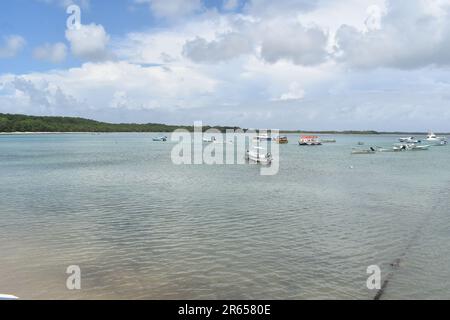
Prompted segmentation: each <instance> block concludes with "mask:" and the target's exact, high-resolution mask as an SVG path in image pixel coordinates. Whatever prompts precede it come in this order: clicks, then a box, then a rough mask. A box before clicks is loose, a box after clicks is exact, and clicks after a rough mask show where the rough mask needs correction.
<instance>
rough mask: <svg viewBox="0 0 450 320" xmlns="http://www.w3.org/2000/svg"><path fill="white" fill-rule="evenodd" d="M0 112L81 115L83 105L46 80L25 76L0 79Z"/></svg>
mask: <svg viewBox="0 0 450 320" xmlns="http://www.w3.org/2000/svg"><path fill="white" fill-rule="evenodd" d="M0 102H1V104H2V107H1V109H0V112H10V113H25V114H43V115H52V114H55V115H58V114H74V115H75V114H81V113H82V112H83V109H84V107H83V105H82V104H81V103H80V102H79V101H77V100H76V99H75V98H74V97H72V96H70V95H68V94H66V93H64V92H63V91H62V90H61V88H60V87H59V86H58V85H57V84H54V83H49V82H48V81H46V80H44V79H40V80H37V79H35V80H33V81H32V80H29V79H27V77H24V76H8V77H3V78H0Z"/></svg>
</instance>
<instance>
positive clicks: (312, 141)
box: [298, 136, 322, 146]
mask: <svg viewBox="0 0 450 320" xmlns="http://www.w3.org/2000/svg"><path fill="white" fill-rule="evenodd" d="M298 144H299V145H300V146H321V145H322V142H320V139H319V137H318V136H301V137H300V140H299V142H298Z"/></svg>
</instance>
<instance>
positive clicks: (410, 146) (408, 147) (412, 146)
mask: <svg viewBox="0 0 450 320" xmlns="http://www.w3.org/2000/svg"><path fill="white" fill-rule="evenodd" d="M429 147H430V145H419V144H416V143H397V144H394V146H393V147H392V149H393V150H394V151H424V150H428V149H429Z"/></svg>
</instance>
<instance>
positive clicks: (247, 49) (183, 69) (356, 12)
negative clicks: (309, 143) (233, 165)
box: [0, 0, 450, 132]
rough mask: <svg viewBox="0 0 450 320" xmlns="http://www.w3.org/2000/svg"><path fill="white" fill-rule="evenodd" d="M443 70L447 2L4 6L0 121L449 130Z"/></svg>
mask: <svg viewBox="0 0 450 320" xmlns="http://www.w3.org/2000/svg"><path fill="white" fill-rule="evenodd" d="M71 5H77V6H78V7H79V9H80V18H81V20H80V21H77V20H76V19H75V20H74V19H73V13H74V11H70V12H69V13H67V8H68V7H69V6H71ZM76 22H78V23H76ZM449 71H450V0H345V1H344V0H343V1H335V0H279V1H271V0H117V1H107V0H3V1H1V2H0V113H20V114H30V115H56V116H77V117H84V118H91V119H95V120H100V121H108V122H114V123H120V122H136V123H167V124H192V123H193V122H194V121H203V123H204V124H208V125H229V126H240V127H244V128H272V129H292V130H293V129H303V130H379V131H426V130H435V131H442V132H448V131H450V125H449V123H450V121H449V120H450V108H449V105H450V72H449Z"/></svg>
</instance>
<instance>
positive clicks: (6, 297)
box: [0, 294, 19, 300]
mask: <svg viewBox="0 0 450 320" xmlns="http://www.w3.org/2000/svg"><path fill="white" fill-rule="evenodd" d="M18 299H19V298H18V297H16V296H13V295H10V294H0V300H18Z"/></svg>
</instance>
